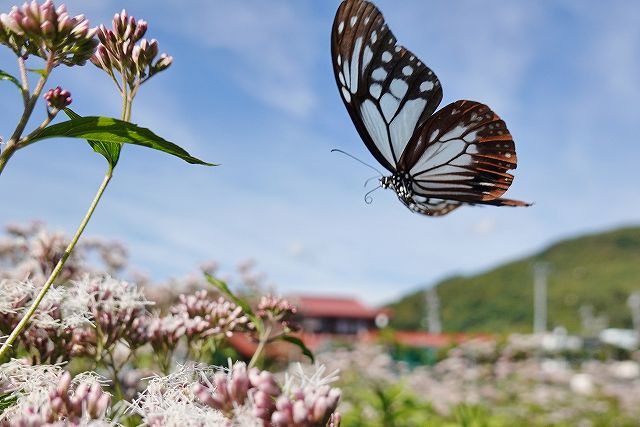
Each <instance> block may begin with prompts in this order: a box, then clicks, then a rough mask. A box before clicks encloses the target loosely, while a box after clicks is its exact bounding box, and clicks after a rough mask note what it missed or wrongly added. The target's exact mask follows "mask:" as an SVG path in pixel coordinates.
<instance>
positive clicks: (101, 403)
mask: <svg viewBox="0 0 640 427" xmlns="http://www.w3.org/2000/svg"><path fill="white" fill-rule="evenodd" d="M110 405H111V396H109V395H108V394H107V393H103V394H102V396H100V399H98V404H97V405H96V412H95V418H100V417H103V416H104V414H105V413H106V412H107V409H109V406H110Z"/></svg>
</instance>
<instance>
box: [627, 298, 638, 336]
mask: <svg viewBox="0 0 640 427" xmlns="http://www.w3.org/2000/svg"><path fill="white" fill-rule="evenodd" d="M627 306H628V307H629V309H630V310H631V319H632V320H633V329H635V330H636V333H637V334H638V336H639V337H640V292H634V293H632V294H631V295H629V298H628V299H627Z"/></svg>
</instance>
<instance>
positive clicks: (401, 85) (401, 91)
mask: <svg viewBox="0 0 640 427" xmlns="http://www.w3.org/2000/svg"><path fill="white" fill-rule="evenodd" d="M408 88H409V85H408V84H407V82H405V81H404V80H401V79H394V80H393V81H392V82H391V85H389V89H391V94H392V95H393V96H395V97H396V98H402V97H404V95H405V94H406V93H407V89H408Z"/></svg>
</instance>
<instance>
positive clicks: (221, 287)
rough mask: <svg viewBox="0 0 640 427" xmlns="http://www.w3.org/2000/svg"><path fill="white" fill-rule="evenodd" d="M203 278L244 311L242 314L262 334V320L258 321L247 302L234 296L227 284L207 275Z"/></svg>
mask: <svg viewBox="0 0 640 427" xmlns="http://www.w3.org/2000/svg"><path fill="white" fill-rule="evenodd" d="M204 277H205V278H206V279H207V282H209V283H211V284H212V285H213V286H215V287H216V288H218V290H219V291H220V292H222V294H223V295H225V296H226V297H227V298H229V299H230V300H231V301H233V303H235V304H236V305H237V306H239V307H240V308H242V311H244V314H246V315H247V317H248V318H249V319H250V320H251V321H252V322H253V324H254V325H256V329H257V330H258V332H262V329H263V325H262V319H260V318H259V317H258V316H257V315H256V314H255V313H254V312H253V309H252V308H251V306H250V305H249V303H248V302H247V301H245V300H244V299H242V298H240V297H238V296H236V295H234V293H233V292H231V289H229V286H227V284H226V283H225V282H223V281H222V280H220V279H217V278H215V277H213V276H212V275H210V274H209V273H204Z"/></svg>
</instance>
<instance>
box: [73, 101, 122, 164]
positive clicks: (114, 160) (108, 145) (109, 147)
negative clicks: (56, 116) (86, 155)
mask: <svg viewBox="0 0 640 427" xmlns="http://www.w3.org/2000/svg"><path fill="white" fill-rule="evenodd" d="M64 112H65V113H66V115H67V116H69V118H70V119H79V118H81V117H82V116H81V115H79V114H77V113H76V112H74V111H73V110H72V109H71V108H65V109H64ZM87 142H88V143H89V145H90V146H91V148H93V151H95V152H96V153H99V154H102V155H103V156H104V158H105V159H107V162H109V165H110V166H111V168H115V167H116V165H117V164H118V159H119V158H120V151H121V150H122V144H118V143H116V142H106V141H96V140H92V139H88V140H87Z"/></svg>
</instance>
